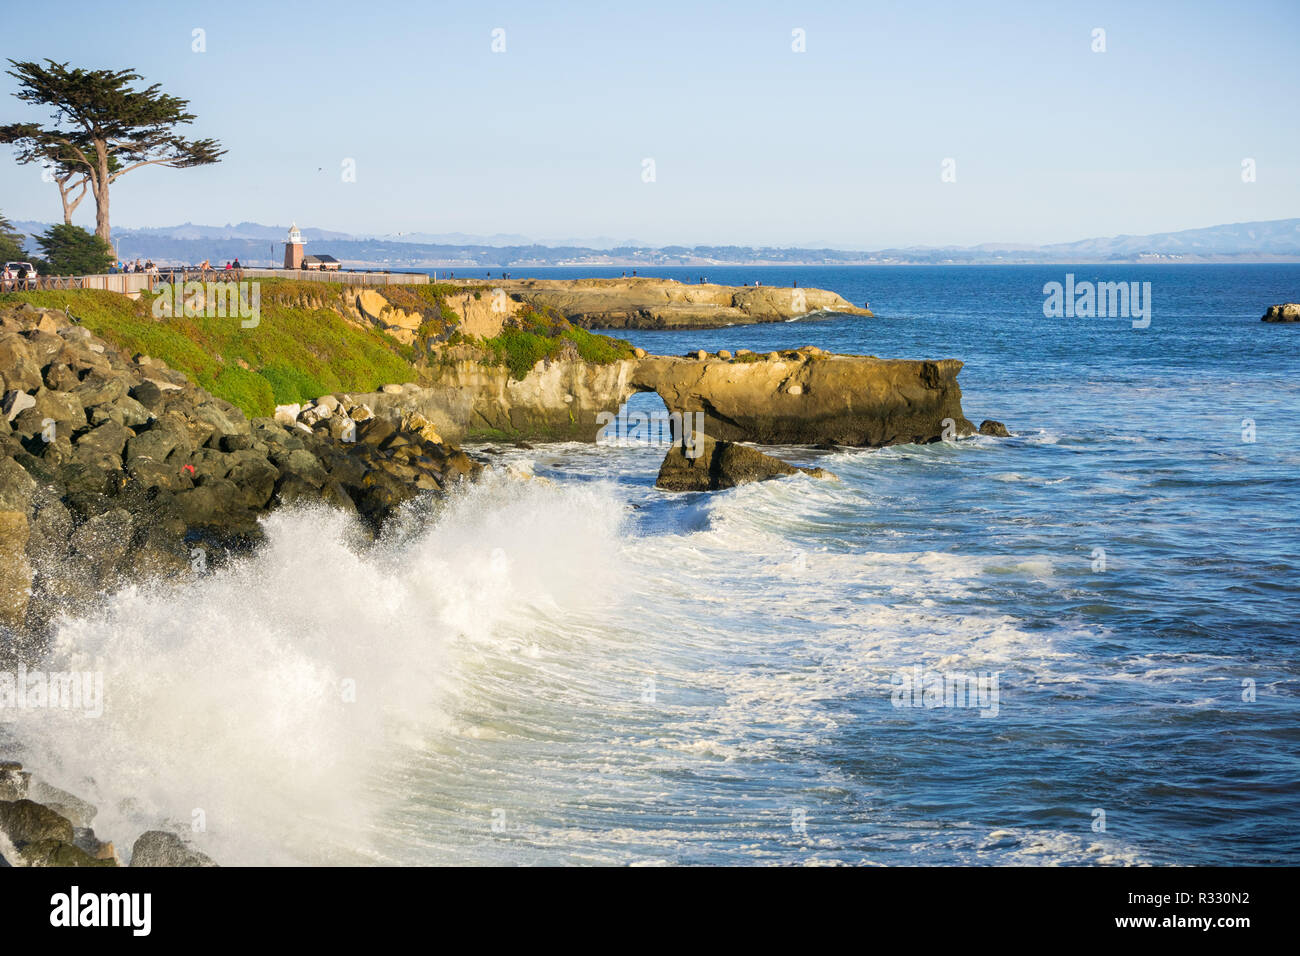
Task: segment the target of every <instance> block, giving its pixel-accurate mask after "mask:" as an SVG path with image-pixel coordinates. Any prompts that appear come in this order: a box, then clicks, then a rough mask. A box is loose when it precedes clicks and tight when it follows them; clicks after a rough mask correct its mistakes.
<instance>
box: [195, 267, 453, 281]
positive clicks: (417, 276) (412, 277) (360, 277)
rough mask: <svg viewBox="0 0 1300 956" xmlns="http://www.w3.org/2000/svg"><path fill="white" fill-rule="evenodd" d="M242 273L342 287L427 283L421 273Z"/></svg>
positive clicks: (299, 271)
mask: <svg viewBox="0 0 1300 956" xmlns="http://www.w3.org/2000/svg"><path fill="white" fill-rule="evenodd" d="M217 271H218V272H220V271H221V270H219V269H218V270H217ZM243 272H244V274H245V275H247V276H251V277H253V278H257V279H297V280H301V281H304V282H339V283H342V284H344V285H427V284H428V282H429V277H428V276H427V275H426V274H425V273H423V272H356V271H351V270H349V271H344V270H342V269H244V270H243Z"/></svg>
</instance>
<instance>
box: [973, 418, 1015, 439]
mask: <svg viewBox="0 0 1300 956" xmlns="http://www.w3.org/2000/svg"><path fill="white" fill-rule="evenodd" d="M980 434H981V435H991V436H993V437H994V438H1010V437H1011V432H1009V431H1007V426H1006V425H1003V424H1002V423H1001V422H995V421H994V420H993V419H991V418H986V419H984V421H982V422H980Z"/></svg>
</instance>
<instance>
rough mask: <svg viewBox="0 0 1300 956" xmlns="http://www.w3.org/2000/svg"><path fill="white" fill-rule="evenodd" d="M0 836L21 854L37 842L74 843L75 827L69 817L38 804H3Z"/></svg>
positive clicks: (2, 802) (26, 800)
mask: <svg viewBox="0 0 1300 956" xmlns="http://www.w3.org/2000/svg"><path fill="white" fill-rule="evenodd" d="M0 832H3V833H4V834H5V836H7V837H8V838H9V841H10V842H11V843H13V845H14V846H15V847H17V848H18V849H19V850H21V849H22V848H23V846H24V845H26V844H28V843H35V842H36V841H37V840H58V841H60V842H62V843H71V842H72V823H71V821H70V820H68V818H67V817H65V816H63V815H62V814H59V813H57V812H55V811H54V810H51V809H50V808H49V807H44V806H41V805H40V804H39V803H37V802H36V801H34V800H28V799H26V798H24V799H22V800H0Z"/></svg>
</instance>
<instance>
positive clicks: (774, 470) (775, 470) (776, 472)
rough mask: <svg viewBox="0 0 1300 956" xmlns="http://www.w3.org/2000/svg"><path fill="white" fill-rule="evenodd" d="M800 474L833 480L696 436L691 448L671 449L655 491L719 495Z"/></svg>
mask: <svg viewBox="0 0 1300 956" xmlns="http://www.w3.org/2000/svg"><path fill="white" fill-rule="evenodd" d="M799 473H803V474H805V475H811V476H813V477H814V478H832V477H834V476H833V475H831V474H830V472H828V471H825V470H823V469H821V468H800V467H796V466H795V465H791V464H789V463H787V462H784V461H781V460H780V459H779V458H773V457H772V456H771V455H766V454H764V453H763V452H761V451H759V450H758V449H757V448H751V447H750V446H748V445H738V444H736V443H735V442H728V441H714V440H713V439H712V438H708V437H707V436H704V435H698V434H697V435H695V436H694V438H693V440H692V442H691V444H690V445H689V446H688V445H686V444H684V443H679V444H676V445H674V446H673V447H672V448H671V449H669V451H668V454H667V455H666V456H665V457H664V461H663V464H662V465H660V466H659V477H658V479H656V481H655V487H657V488H662V489H663V490H664V491H718V490H721V489H723V488H735V487H736V486H737V485H743V484H747V483H749V482H751V481H766V480H767V479H769V478H781V477H784V476H786V475H795V474H799Z"/></svg>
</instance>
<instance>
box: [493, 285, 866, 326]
mask: <svg viewBox="0 0 1300 956" xmlns="http://www.w3.org/2000/svg"><path fill="white" fill-rule="evenodd" d="M489 284H490V285H491V286H492V288H493V289H500V290H502V291H503V292H504V293H505V294H506V295H507V296H508V297H509V298H510V299H511V300H515V301H519V302H524V303H527V304H529V305H532V306H533V307H534V308H539V309H540V308H551V309H554V310H555V311H557V312H559V313H560V314H561V315H563V316H564V317H565V318H566V319H568V320H569V321H570V322H572V323H574V324H575V325H580V326H583V327H584V328H595V329H630V328H643V329H700V328H716V327H719V326H724V325H747V324H754V323H759V322H783V321H785V320H787V319H792V318H796V317H798V316H803V315H808V314H809V313H812V312H818V311H830V312H837V313H841V314H845V315H861V316H869V315H871V312H870V310H868V309H863V308H857V307H855V306H853V305H852V304H851V303H849V302H847V301H845V299H843V298H842V297H841V296H839V295H837V294H836V293H834V292H827V291H825V290H824V289H794V288H782V287H774V286H727V285H713V284H710V283H703V284H696V285H692V284H690V283H683V282H677V281H675V280H673V279H650V278H635V279H631V278H627V279H622V278H620V279H509V280H497V281H495V282H493V281H491V280H489Z"/></svg>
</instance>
